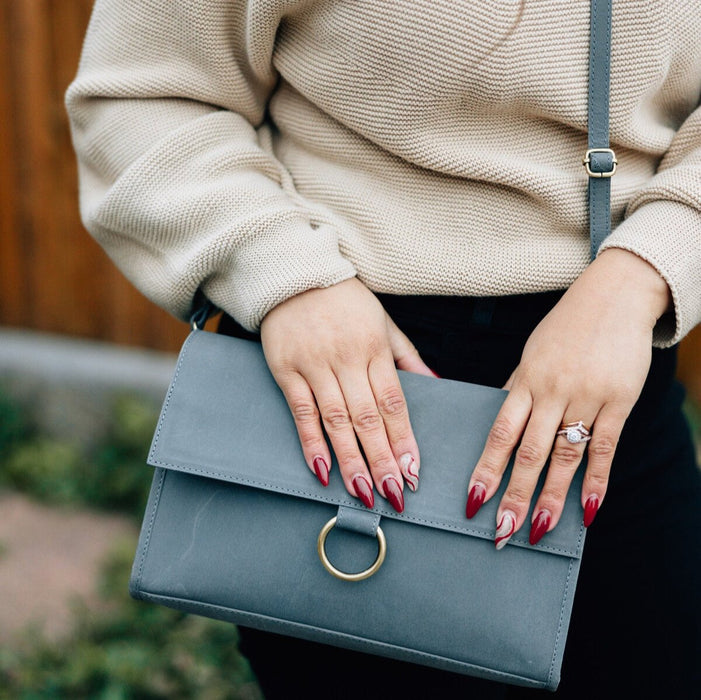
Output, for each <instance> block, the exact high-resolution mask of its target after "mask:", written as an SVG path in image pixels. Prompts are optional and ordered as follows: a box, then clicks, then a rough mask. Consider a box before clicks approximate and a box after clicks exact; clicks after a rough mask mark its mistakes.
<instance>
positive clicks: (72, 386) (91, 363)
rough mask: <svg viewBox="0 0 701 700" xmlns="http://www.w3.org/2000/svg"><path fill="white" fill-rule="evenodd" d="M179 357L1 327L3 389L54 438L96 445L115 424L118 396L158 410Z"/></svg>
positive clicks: (1, 377)
mask: <svg viewBox="0 0 701 700" xmlns="http://www.w3.org/2000/svg"><path fill="white" fill-rule="evenodd" d="M176 359H177V356H176V355H174V354H170V353H161V352H155V351H152V350H142V349H136V348H124V347H117V346H115V345H112V344H109V343H101V342H96V341H92V340H83V339H75V338H67V337H65V336H55V335H48V334H44V333H37V332H33V331H25V330H15V329H8V328H0V385H1V389H2V391H3V392H5V393H7V394H9V395H10V396H11V397H12V398H14V399H16V400H18V401H20V402H21V403H23V404H25V405H26V406H27V407H28V408H29V411H30V414H31V417H32V419H33V420H34V421H35V422H36V423H37V424H38V425H39V427H40V428H41V429H42V430H45V431H46V432H47V433H48V434H50V435H53V436H60V437H63V438H68V439H76V440H78V441H80V442H87V443H91V442H93V441H94V440H95V439H97V438H98V437H99V435H100V434H101V433H102V431H103V430H104V428H105V426H106V424H107V421H108V420H109V417H110V413H111V409H112V404H113V401H114V397H115V395H119V394H135V395H138V396H141V397H143V398H144V399H145V400H147V401H150V402H151V403H153V405H154V407H158V406H159V405H160V403H161V402H162V400H163V397H164V396H165V392H166V390H167V388H168V384H169V383H170V379H171V376H172V374H173V370H174V368H175V362H176Z"/></svg>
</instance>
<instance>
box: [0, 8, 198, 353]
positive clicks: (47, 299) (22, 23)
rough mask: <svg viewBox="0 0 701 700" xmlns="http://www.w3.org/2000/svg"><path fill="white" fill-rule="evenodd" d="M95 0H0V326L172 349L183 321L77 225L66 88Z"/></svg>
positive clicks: (182, 331) (183, 331) (182, 330)
mask: <svg viewBox="0 0 701 700" xmlns="http://www.w3.org/2000/svg"><path fill="white" fill-rule="evenodd" d="M91 8H92V2H91V0H0V56H2V57H3V58H2V61H0V114H2V115H3V116H2V127H1V128H0V241H1V243H0V245H1V246H2V248H1V252H0V324H3V325H12V326H21V327H26V328H35V329H40V330H45V331H51V332H57V333H68V334H71V335H79V336H89V337H94V338H101V339H104V340H110V341H115V342H119V343H125V344H130V345H142V346H146V347H152V348H158V349H170V350H173V349H176V348H177V347H178V346H179V345H180V343H181V342H182V339H183V337H184V336H185V334H186V331H187V327H186V326H185V324H183V323H180V322H178V321H175V320H174V319H172V318H170V317H169V316H168V315H167V314H166V313H165V312H163V311H161V310H160V309H158V308H156V307H155V306H153V305H152V304H151V303H150V302H148V301H147V300H146V299H144V298H143V297H142V296H141V295H140V294H139V293H138V292H137V291H135V290H134V289H133V288H132V287H131V286H130V284H129V283H128V282H127V281H126V280H125V279H124V278H123V277H122V276H121V274H120V273H119V272H118V271H117V270H116V269H115V268H114V266H113V265H112V263H111V262H110V261H109V259H108V258H107V256H106V255H105V254H104V253H103V252H102V250H101V249H100V248H99V246H98V245H97V244H96V243H95V242H94V241H93V240H92V239H91V238H90V236H89V235H88V234H87V233H86V232H85V230H84V229H83V227H82V225H81V223H80V219H79V215H78V208H77V201H78V193H77V181H76V166H75V156H74V154H73V149H72V147H71V142H70V136H69V132H68V121H67V117H66V114H65V110H64V107H63V96H64V93H65V91H66V88H67V87H68V84H69V83H70V81H71V80H72V79H73V77H74V75H75V72H76V68H77V65H78V57H79V55H80V47H81V45H82V41H83V36H84V34H85V30H86V27H87V24H88V19H89V17H90V10H91Z"/></svg>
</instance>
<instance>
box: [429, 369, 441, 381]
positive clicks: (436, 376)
mask: <svg viewBox="0 0 701 700" xmlns="http://www.w3.org/2000/svg"><path fill="white" fill-rule="evenodd" d="M429 369H430V370H431V374H432V375H433V376H434V377H435V378H436V379H442V377H441V375H440V374H438V372H434V371H433V370H432V369H431V368H430V367H429Z"/></svg>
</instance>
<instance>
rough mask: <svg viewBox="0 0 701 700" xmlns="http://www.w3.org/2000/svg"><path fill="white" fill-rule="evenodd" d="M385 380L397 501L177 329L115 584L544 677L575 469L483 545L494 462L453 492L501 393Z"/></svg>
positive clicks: (561, 637)
mask: <svg viewBox="0 0 701 700" xmlns="http://www.w3.org/2000/svg"><path fill="white" fill-rule="evenodd" d="M592 32H593V35H594V36H597V37H598V41H597V42H592V47H593V48H592V52H591V56H590V82H593V83H594V88H595V89H590V105H589V113H590V142H589V149H590V150H589V151H588V152H587V155H586V158H585V166H586V168H587V172H588V174H589V176H590V201H591V203H592V207H594V208H596V209H597V211H601V208H602V206H601V205H602V203H603V204H604V205H606V204H607V203H608V176H609V175H610V174H612V173H613V169H614V168H615V156H614V155H613V152H612V151H610V150H609V149H608V46H609V44H608V39H609V33H610V2H603V3H602V2H598V3H597V2H596V0H594V2H593V4H592ZM597 52H601V53H597ZM602 62H603V64H605V65H603V68H602ZM604 69H605V76H604V77H605V81H604V82H603V83H602V82H601V81H602V80H603V78H602V71H603V70H604ZM603 87H605V90H603ZM602 90H603V92H604V93H605V96H602ZM597 97H598V98H599V102H596V98H597ZM601 100H604V101H603V103H602V102H601ZM604 116H605V118H606V123H605V129H603V130H602V127H601V119H602V117H604ZM594 122H595V124H594ZM593 127H595V128H593ZM604 132H605V138H604V137H603V136H602V134H603V133H604ZM592 133H593V134H594V135H592ZM596 134H599V136H600V138H601V139H602V140H599V141H596V140H595V138H596ZM597 202H598V203H599V205H598V206H596V204H597ZM603 208H604V210H605V212H606V214H605V215H604V216H603V217H601V216H599V215H598V214H597V215H596V216H592V217H591V229H592V233H591V237H592V250H593V252H595V250H596V248H597V247H598V244H600V242H601V240H602V239H603V237H605V235H606V232H607V231H608V228H607V227H608V226H609V222H608V207H606V206H604V207H603ZM597 216H598V218H597ZM597 227H598V229H597ZM400 380H401V383H402V387H403V389H404V392H405V395H406V398H407V402H408V405H409V412H410V415H411V419H412V425H413V427H414V432H415V435H416V438H417V441H418V444H419V446H420V449H421V457H422V469H421V486H420V488H419V491H418V492H417V493H416V494H407V499H406V506H405V510H404V512H403V513H401V514H398V513H396V512H395V511H394V510H393V509H392V508H391V507H388V506H387V505H386V502H385V501H383V499H376V505H375V507H374V508H373V509H372V510H368V509H367V508H365V507H364V506H363V505H362V504H361V503H360V502H359V501H357V500H356V499H353V498H352V497H351V496H350V495H349V494H348V493H347V492H346V490H345V489H344V487H343V484H342V481H341V479H340V478H338V468H337V465H335V470H336V471H335V474H336V478H332V479H331V483H330V484H329V486H328V487H327V488H324V487H322V486H321V485H320V484H319V482H318V481H317V480H316V478H315V477H314V475H313V474H312V473H311V472H310V470H309V469H308V468H307V466H306V465H305V462H304V458H303V455H302V451H301V448H300V446H299V441H298V438H297V433H296V430H295V426H294V422H293V420H292V417H291V415H290V412H289V409H288V407H287V404H286V402H285V399H284V397H283V395H282V393H281V392H280V390H279V389H278V387H277V385H276V384H275V382H274V380H273V378H272V376H271V374H270V372H269V370H268V368H267V366H266V363H265V360H264V357H263V353H262V350H261V347H260V345H259V344H257V343H254V342H250V341H246V340H240V339H235V338H230V337H225V336H218V335H215V334H213V333H208V332H205V331H201V330H194V331H193V332H192V333H191V334H190V336H189V337H188V339H187V341H186V342H185V345H184V346H183V349H182V351H181V353H180V357H179V359H178V363H177V367H176V370H175V375H174V377H173V381H172V383H171V385H170V388H169V390H168V394H167V396H166V399H165V403H164V405H163V410H162V413H161V417H160V420H159V422H158V427H157V429H156V433H155V435H154V439H153V444H152V447H151V451H150V454H149V458H148V462H149V464H151V465H153V466H154V467H156V470H155V475H154V479H153V485H152V487H151V493H150V496H149V501H148V505H147V509H146V514H145V517H144V522H143V527H142V530H141V536H140V539H139V545H138V551H137V553H136V559H135V561H134V568H133V571H132V577H131V581H130V591H131V594H132V595H133V596H134V597H135V598H140V599H142V600H147V601H151V602H156V603H161V604H163V605H167V606H170V607H174V608H178V609H180V610H184V611H187V612H191V613H196V614H200V615H206V616H209V617H214V618H219V619H222V620H229V621H231V622H234V623H240V624H243V625H247V626H249V627H255V628H259V629H263V630H269V631H273V632H278V633H282V634H288V635H293V636H297V637H301V638H304V639H311V640H316V641H320V642H323V643H328V644H332V645H336V646H340V647H346V648H349V649H355V650H359V651H364V652H368V653H373V654H379V655H384V656H388V657H393V658H397V659H402V660H406V661H410V662H414V663H418V664H426V665H430V666H435V667H437V668H441V669H445V670H448V671H455V672H459V673H466V674H470V675H475V676H479V677H483V678H489V679H494V680H498V681H503V682H507V683H514V684H518V685H524V686H531V687H534V688H548V689H550V690H554V689H555V688H556V687H557V685H558V681H559V676H560V667H561V663H562V656H563V651H564V645H565V639H566V636H567V629H568V624H569V619H570V613H571V609H572V602H573V598H574V593H575V585H576V581H577V575H578V572H579V565H580V558H581V556H582V549H583V546H584V536H585V530H584V527H583V525H582V508H581V505H580V490H581V478H582V472H583V467H582V468H580V470H579V472H578V476H577V477H576V478H575V481H574V483H573V485H572V486H571V488H570V490H569V494H568V496H567V502H566V504H565V508H564V512H563V514H562V518H561V520H560V522H559V524H558V526H557V527H556V528H555V529H554V530H553V531H552V532H549V533H548V534H546V535H545V536H544V537H543V538H542V539H541V541H540V542H539V543H538V544H537V545H535V546H532V545H530V544H529V543H528V533H527V532H526V531H524V530H527V528H522V530H521V531H519V532H518V533H516V534H515V535H514V536H513V537H512V538H511V540H510V541H509V543H508V544H507V545H506V547H505V548H504V549H503V550H501V551H496V549H495V547H494V530H495V515H496V508H497V505H498V503H499V501H500V497H501V493H502V492H503V489H504V488H505V487H506V484H507V482H508V478H509V474H508V472H507V474H506V476H505V477H504V479H503V481H502V487H501V490H500V493H499V494H497V495H496V496H494V497H493V498H492V499H491V500H490V501H489V502H488V503H487V504H485V505H484V506H483V507H482V509H481V510H480V511H479V512H478V514H477V515H476V516H475V517H474V518H473V519H471V520H467V519H466V518H465V502H466V498H467V485H468V482H469V478H470V471H471V469H472V468H473V467H474V465H475V464H476V462H477V460H478V458H479V456H480V454H481V451H482V449H483V447H484V443H485V439H486V436H487V433H488V431H489V429H490V427H491V424H492V422H493V420H494V418H495V417H496V415H497V412H498V410H499V407H500V406H501V404H502V402H503V400H504V398H505V397H506V392H505V391H502V390H500V389H493V388H489V387H483V386H476V385H471V384H465V383H461V382H455V381H450V380H443V379H433V378H428V377H423V376H419V375H414V374H407V373H404V372H400ZM509 470H510V467H509ZM332 473H333V472H332ZM527 522H529V521H528V520H527Z"/></svg>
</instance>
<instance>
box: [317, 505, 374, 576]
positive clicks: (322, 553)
mask: <svg viewBox="0 0 701 700" xmlns="http://www.w3.org/2000/svg"><path fill="white" fill-rule="evenodd" d="M335 524H336V518H335V517H334V518H331V520H329V522H327V523H326V525H324V527H322V528H321V532H320V533H319V539H318V540H317V551H318V552H319V559H321V563H322V564H323V565H324V568H325V569H326V570H327V571H328V572H329V573H330V574H332V575H333V576H335V577H336V578H340V579H341V580H343V581H362V580H363V579H366V578H370V576H372V575H373V574H374V573H376V572H377V570H378V569H379V568H380V567H381V566H382V562H383V561H384V560H385V555H386V554H387V540H386V539H385V533H384V532H382V528H381V527H378V528H377V533H376V536H377V544H378V552H377V559H375V562H374V564H372V565H371V566H370V567H369V568H367V569H365V571H359V572H358V573H357V574H349V573H346V572H345V571H340V570H339V569H337V568H336V567H335V566H334V565H333V564H332V563H331V562H330V561H329V558H328V557H327V556H326V547H325V544H326V537H327V535H328V534H329V532H331V530H332V529H333V526H334V525H335Z"/></svg>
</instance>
